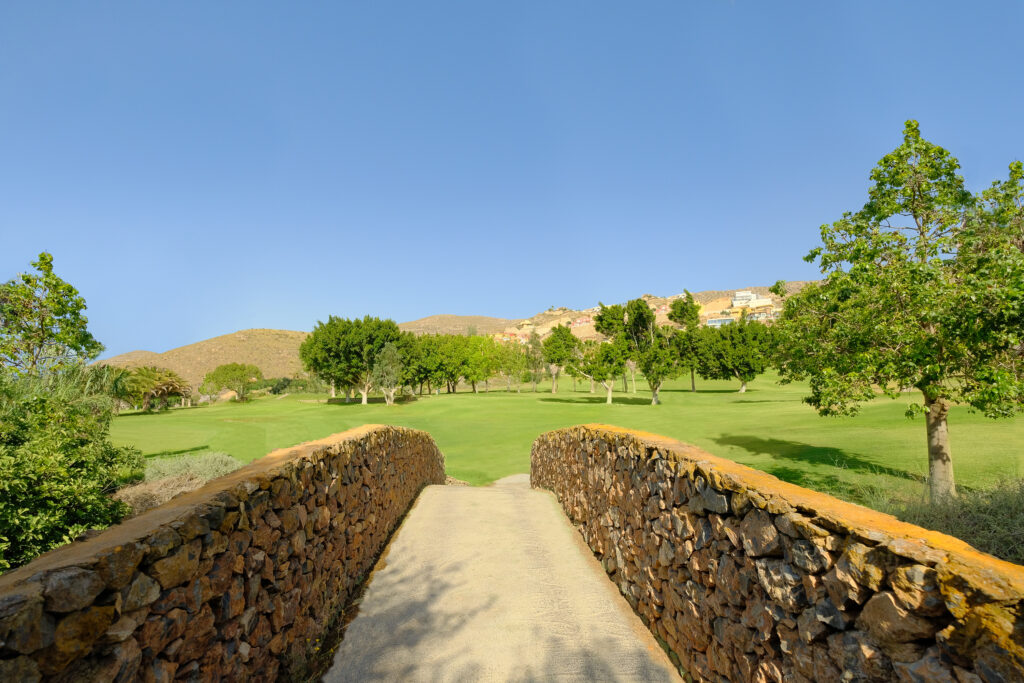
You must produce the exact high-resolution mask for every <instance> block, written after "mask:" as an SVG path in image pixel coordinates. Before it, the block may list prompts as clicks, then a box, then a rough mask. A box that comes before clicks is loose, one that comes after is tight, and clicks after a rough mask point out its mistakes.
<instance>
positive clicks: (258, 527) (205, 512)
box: [0, 425, 445, 683]
mask: <svg viewBox="0 0 1024 683" xmlns="http://www.w3.org/2000/svg"><path fill="white" fill-rule="evenodd" d="M444 481H445V474H444V459H443V456H442V455H441V452H440V451H439V450H438V449H437V446H436V445H435V444H434V442H433V440H432V439H431V438H430V436H429V435H427V434H426V433H424V432H418V431H414V430H409V429H403V428H399V427H384V426H379V425H369V426H366V427H361V428H359V429H354V430H350V431H348V432H344V433H342V434H336V435H334V436H331V437H328V438H326V439H322V440H320V441H314V442H310V443H306V444H302V445H301V446H296V447H294V448H288V449H281V450H278V451H274V452H273V453H271V454H270V455H267V456H266V457H264V458H261V459H260V460H258V461H256V462H254V463H253V464H251V465H249V466H247V467H244V468H242V469H240V470H238V471H237V472H234V473H232V474H230V475H228V476H226V477H222V478H220V479H217V480H214V481H212V482H210V483H209V484H207V485H206V486H205V487H203V488H201V489H199V490H197V491H194V492H191V493H188V494H185V495H183V496H179V497H177V498H175V499H174V500H172V501H170V502H169V503H167V504H166V505H163V506H161V507H159V508H156V509H155V510H152V511H150V512H148V513H146V514H144V515H141V516H139V517H136V518H134V519H130V520H128V521H127V522H125V523H123V524H120V525H118V526H116V527H112V528H110V529H108V530H106V531H104V532H102V533H100V534H98V535H96V536H94V537H93V538H90V539H88V540H85V541H81V542H77V543H74V544H72V545H70V546H66V547H64V548H61V549H58V550H55V551H53V552H50V553H47V554H46V555H43V556H42V557H40V558H39V559H37V560H35V561H34V562H32V563H30V564H29V565H26V566H25V567H22V568H21V569H18V570H16V571H13V572H10V573H8V574H5V575H3V576H2V577H0V681H4V682H5V683H6V682H7V681H38V680H54V681H131V680H140V681H172V680H175V679H178V680H203V681H216V680H222V679H223V680H232V681H243V680H246V681H269V680H275V679H276V678H277V676H278V673H279V672H281V671H283V670H284V669H282V666H285V667H287V665H288V663H289V662H302V661H304V660H305V658H306V655H307V654H308V651H309V649H310V648H311V643H313V642H315V641H316V638H317V637H319V636H321V635H323V634H324V633H325V631H326V630H327V628H328V627H329V625H330V623H331V621H332V620H333V619H335V618H337V616H338V614H339V612H340V610H341V608H342V607H343V606H344V603H345V602H346V600H348V599H349V598H350V597H351V596H352V595H353V594H354V591H356V590H357V589H358V587H359V584H360V582H361V580H362V579H363V577H364V576H365V575H366V574H367V573H368V572H369V571H370V569H371V568H372V566H373V562H374V560H375V559H376V557H377V556H378V555H379V553H380V552H381V550H382V549H383V547H384V544H385V543H386V542H387V539H388V537H389V536H390V535H391V533H392V531H393V530H394V529H395V527H396V526H397V525H398V523H399V522H400V521H401V519H402V516H403V515H404V514H405V512H406V511H407V510H408V508H409V506H410V505H411V504H412V502H413V500H414V499H415V498H416V495H417V494H418V493H419V491H420V489H422V488H423V487H424V486H425V485H427V484H443V483H444Z"/></svg>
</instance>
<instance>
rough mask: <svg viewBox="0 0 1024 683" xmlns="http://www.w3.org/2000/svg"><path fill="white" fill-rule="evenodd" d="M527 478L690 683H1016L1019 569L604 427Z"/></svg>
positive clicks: (555, 439)
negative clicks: (550, 495)
mask: <svg viewBox="0 0 1024 683" xmlns="http://www.w3.org/2000/svg"><path fill="white" fill-rule="evenodd" d="M530 477H531V482H532V485H533V486H535V487H543V488H546V489H550V490H551V491H552V492H554V494H555V496H556V497H557V498H558V500H559V501H560V503H561V504H562V507H563V508H564V510H565V512H566V514H567V515H568V516H569V518H570V520H571V521H572V522H573V523H574V524H575V525H576V526H577V528H578V529H579V530H580V532H581V533H582V535H583V537H584V538H585V540H586V542H587V543H588V545H589V546H590V548H591V549H592V550H593V551H594V553H595V555H596V556H597V557H598V559H599V560H601V562H602V564H603V566H604V568H605V569H606V571H607V572H608V574H609V575H610V577H611V579H612V581H614V582H615V583H616V584H617V585H618V587H619V590H620V591H621V592H622V594H623V595H624V596H625V597H626V599H627V600H628V601H629V603H630V604H631V605H632V606H633V608H634V610H635V611H636V612H637V614H639V615H640V617H641V618H642V619H643V621H644V623H645V624H647V626H648V627H649V628H650V630H651V631H652V632H653V633H654V635H655V636H656V637H657V638H659V640H660V641H661V642H662V643H663V645H664V646H665V647H666V649H667V650H668V651H669V652H670V656H671V657H672V658H673V660H674V661H676V662H677V663H678V664H679V665H680V666H681V668H682V669H683V670H684V671H685V672H687V673H688V674H689V675H690V676H691V677H692V678H693V679H696V680H702V681H722V680H729V681H783V680H785V681H793V682H795V683H800V682H806V681H817V682H819V683H824V682H825V681H836V680H849V681H861V680H865V681H866V680H879V681H882V680H903V681H945V682H950V683H952V682H954V681H956V682H959V683H967V682H968V681H978V680H979V679H980V680H983V681H1003V682H1007V683H1009V682H1010V681H1020V680H1024V567H1021V566H1018V565H1014V564H1010V563H1007V562H1003V561H1000V560H997V559H995V558H993V557H991V556H989V555H985V554H983V553H980V552H978V551H976V550H974V549H973V548H971V547H970V546H968V545H967V544H965V543H963V542H961V541H958V540H956V539H954V538H951V537H949V536H945V535H943V534H939V533H936V532H932V531H927V530H925V529H922V528H920V527H916V526H913V525H909V524H904V523H902V522H900V521H898V520H896V519H895V518H893V517H891V516H889V515H884V514H881V513H877V512H874V511H871V510H868V509H866V508H862V507H860V506H857V505H852V504H849V503H844V502H842V501H839V500H836V499H835V498H832V497H830V496H826V495H823V494H819V493H815V492H813V491H809V490H807V489H804V488H801V487H798V486H794V485H791V484H787V483H785V482H782V481H779V480H778V479H776V478H775V477H772V476H770V475H768V474H765V473H763V472H758V471H756V470H752V469H750V468H748V467H744V466H742V465H739V464H737V463H735V462H732V461H730V460H725V459H722V458H716V457H714V456H712V455H710V454H708V453H705V452H704V451H701V450H700V449H698V448H695V447H693V446H689V445H686V444H682V443H679V442H676V441H671V440H669V439H665V438H664V437H659V436H656V435H653V434H644V433H638V432H628V431H624V430H621V429H617V428H614V427H605V426H601V425H584V426H579V427H572V428H569V429H563V430H558V431H554V432H549V433H547V434H544V435H542V436H541V437H540V438H539V439H537V441H536V443H534V445H533V451H532V454H531V467H530Z"/></svg>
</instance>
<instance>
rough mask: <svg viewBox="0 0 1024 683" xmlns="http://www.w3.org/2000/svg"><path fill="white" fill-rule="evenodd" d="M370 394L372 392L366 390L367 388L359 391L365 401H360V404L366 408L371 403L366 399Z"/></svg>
mask: <svg viewBox="0 0 1024 683" xmlns="http://www.w3.org/2000/svg"><path fill="white" fill-rule="evenodd" d="M369 393H370V390H369V389H366V388H363V389H360V390H359V395H360V396H362V397H363V400H362V401H360V403H361V404H363V405H364V406H365V405H366V404H367V403H369V401H367V400H366V397H367V396H368V395H369Z"/></svg>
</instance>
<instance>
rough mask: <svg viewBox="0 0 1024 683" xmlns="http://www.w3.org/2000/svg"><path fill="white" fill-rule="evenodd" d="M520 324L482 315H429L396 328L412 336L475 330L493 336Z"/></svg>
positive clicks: (463, 332) (461, 332)
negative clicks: (410, 333)
mask: <svg viewBox="0 0 1024 683" xmlns="http://www.w3.org/2000/svg"><path fill="white" fill-rule="evenodd" d="M519 322H522V321H520V320H509V319H507V318H488V317H487V316H483V315H431V316H427V317H426V318H420V319H419V320H412V321H410V322H407V323H399V324H398V326H399V327H400V328H401V329H403V330H405V331H406V332H412V333H413V334H466V333H467V332H469V331H470V330H471V329H475V330H476V333H477V334H494V333H495V332H502V331H504V330H505V329H506V328H508V327H511V326H513V325H516V324H517V323H519Z"/></svg>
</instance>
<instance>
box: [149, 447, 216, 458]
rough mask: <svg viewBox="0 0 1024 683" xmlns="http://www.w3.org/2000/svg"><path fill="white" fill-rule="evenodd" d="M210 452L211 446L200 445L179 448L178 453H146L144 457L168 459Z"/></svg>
mask: <svg viewBox="0 0 1024 683" xmlns="http://www.w3.org/2000/svg"><path fill="white" fill-rule="evenodd" d="M207 450H210V444H200V445H198V446H190V447H188V448H179V449H178V450H176V451H156V452H155V453H146V454H145V455H144V456H143V457H145V458H166V457H167V456H171V455H185V454H186V453H195V452H197V451H207Z"/></svg>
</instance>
